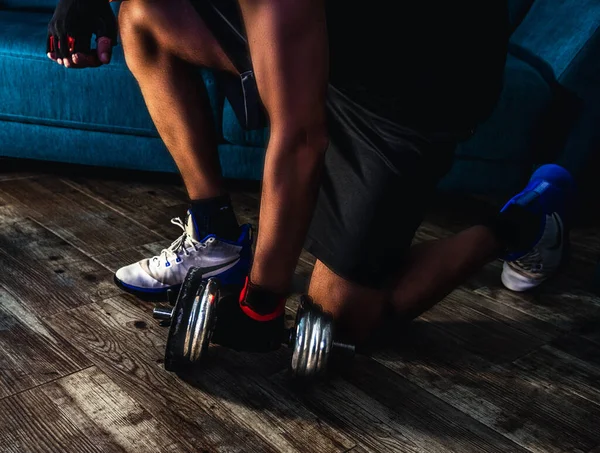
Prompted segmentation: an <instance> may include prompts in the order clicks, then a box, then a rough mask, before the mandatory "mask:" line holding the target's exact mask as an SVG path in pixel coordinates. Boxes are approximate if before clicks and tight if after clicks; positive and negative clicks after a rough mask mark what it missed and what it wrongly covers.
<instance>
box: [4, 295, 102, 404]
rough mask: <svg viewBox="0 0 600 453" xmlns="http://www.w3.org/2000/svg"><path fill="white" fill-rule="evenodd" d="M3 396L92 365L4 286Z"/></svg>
mask: <svg viewBox="0 0 600 453" xmlns="http://www.w3.org/2000/svg"><path fill="white" fill-rule="evenodd" d="M0 350H1V351H2V353H1V354H0V399H1V398H5V397H7V396H10V395H13V394H15V393H19V392H22V391H24V390H27V389H30V388H33V387H36V386H38V385H40V384H43V383H45V382H49V381H52V380H54V379H58V378H60V377H61V376H66V375H68V374H71V373H74V372H75V371H78V370H81V369H83V368H86V367H88V366H90V365H91V363H90V362H89V361H88V360H87V359H86V358H85V356H83V355H82V354H81V353H80V352H79V351H77V350H76V349H75V348H73V347H72V346H71V345H70V344H69V343H67V342H66V341H65V340H63V339H62V338H60V337H59V336H58V335H57V334H56V333H55V332H53V331H52V330H51V329H49V328H48V327H47V326H45V325H44V323H43V322H42V321H41V320H40V319H39V318H38V317H37V316H35V315H34V314H33V313H30V312H28V311H27V310H26V309H25V307H24V306H23V304H22V303H21V302H20V301H18V300H17V299H15V298H14V297H13V296H12V295H11V294H9V293H8V292H7V291H6V290H5V289H4V288H2V287H0Z"/></svg>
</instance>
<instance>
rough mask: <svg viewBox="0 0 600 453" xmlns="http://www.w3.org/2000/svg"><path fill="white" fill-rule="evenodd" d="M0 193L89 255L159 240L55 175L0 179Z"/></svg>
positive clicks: (151, 233)
mask: <svg viewBox="0 0 600 453" xmlns="http://www.w3.org/2000/svg"><path fill="white" fill-rule="evenodd" d="M0 193H1V194H2V196H3V197H5V198H7V199H9V200H11V202H14V203H15V204H17V205H21V206H23V207H24V209H23V215H24V216H28V217H31V218H33V219H35V220H36V221H38V222H39V223H40V224H42V225H44V226H45V227H46V228H48V229H49V230H50V231H52V232H54V233H55V234H56V235H57V236H59V237H60V238H62V239H63V240H65V241H67V242H68V243H70V244H71V245H74V246H75V247H77V248H78V249H80V250H82V251H84V252H85V253H86V254H88V255H90V256H94V255H99V254H102V253H108V252H112V251H116V250H119V249H121V248H127V247H130V246H131V245H138V244H147V243H151V242H155V241H157V240H159V239H163V238H162V237H160V236H159V235H158V234H157V233H154V232H153V231H151V230H149V229H147V228H146V227H144V226H143V225H142V224H140V223H137V222H136V221H135V220H134V219H133V218H129V217H126V216H123V215H121V214H119V213H118V212H117V211H115V210H114V209H112V208H111V207H109V206H108V205H107V204H104V203H101V202H99V201H97V200H95V199H93V198H91V197H89V196H87V195H85V194H83V193H82V192H81V191H79V190H77V189H76V188H74V187H71V186H69V185H68V184H65V183H64V182H63V181H61V180H58V179H56V178H36V179H21V180H16V181H7V182H0Z"/></svg>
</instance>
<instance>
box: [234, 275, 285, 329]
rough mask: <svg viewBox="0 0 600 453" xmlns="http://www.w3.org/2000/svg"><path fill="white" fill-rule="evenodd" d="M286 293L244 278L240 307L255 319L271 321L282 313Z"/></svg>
mask: <svg viewBox="0 0 600 453" xmlns="http://www.w3.org/2000/svg"><path fill="white" fill-rule="evenodd" d="M287 296H288V295H287V293H279V292H274V291H271V290H269V289H267V288H265V287H263V286H260V285H257V284H255V283H253V282H252V281H251V280H250V277H247V278H246V283H245V285H244V288H243V289H242V291H241V293H240V299H239V303H240V308H241V309H242V311H243V312H244V313H245V314H246V315H247V316H249V317H250V318H252V319H254V320H255V321H261V322H266V321H272V320H274V319H276V318H278V317H280V316H282V315H283V313H284V311H285V303H286V301H287Z"/></svg>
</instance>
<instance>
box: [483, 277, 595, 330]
mask: <svg viewBox="0 0 600 453" xmlns="http://www.w3.org/2000/svg"><path fill="white" fill-rule="evenodd" d="M475 293H477V294H479V295H481V296H484V297H487V298H490V299H493V300H496V301H498V302H500V303H503V304H505V305H508V306H510V307H512V308H514V309H517V310H521V311H523V312H525V313H527V314H529V315H530V316H533V317H535V318H538V319H540V320H542V321H544V322H547V323H550V324H552V325H554V326H556V327H558V328H559V329H561V330H563V331H565V332H567V331H574V330H575V331H578V330H585V329H587V328H588V326H590V324H591V323H592V324H593V323H597V321H598V320H599V319H600V297H599V296H597V295H594V294H592V293H589V292H586V291H582V290H577V289H572V288H570V287H569V286H566V287H563V286H561V285H555V284H553V285H547V286H542V287H540V288H538V290H537V291H534V292H530V293H526V294H519V293H514V292H512V291H509V290H507V289H505V288H500V287H486V286H483V287H480V288H478V289H476V290H475Z"/></svg>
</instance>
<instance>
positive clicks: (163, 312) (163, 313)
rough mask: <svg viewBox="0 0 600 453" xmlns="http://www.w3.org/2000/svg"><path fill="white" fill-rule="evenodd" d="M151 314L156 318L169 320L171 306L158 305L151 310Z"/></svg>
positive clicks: (171, 311) (171, 315) (171, 313)
mask: <svg viewBox="0 0 600 453" xmlns="http://www.w3.org/2000/svg"><path fill="white" fill-rule="evenodd" d="M152 316H154V318H156V319H161V320H166V321H170V320H171V318H172V317H173V307H163V306H160V305H159V306H158V307H155V308H154V310H152Z"/></svg>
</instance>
